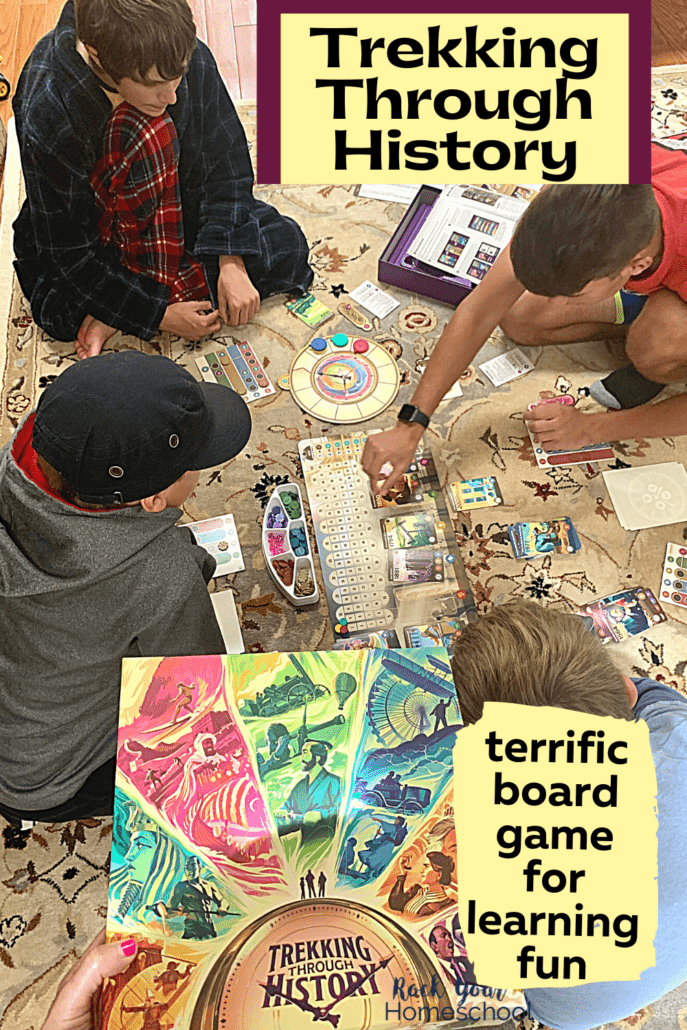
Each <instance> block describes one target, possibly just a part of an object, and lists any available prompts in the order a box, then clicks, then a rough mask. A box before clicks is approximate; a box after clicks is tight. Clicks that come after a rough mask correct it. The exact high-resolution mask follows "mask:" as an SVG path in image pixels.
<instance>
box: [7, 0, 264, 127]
mask: <svg viewBox="0 0 687 1030" xmlns="http://www.w3.org/2000/svg"><path fill="white" fill-rule="evenodd" d="M189 4H190V7H191V10H192V11H193V16H194V18H195V21H196V29H197V31H198V36H199V38H200V39H202V40H203V41H204V42H206V43H207V44H208V46H209V47H210V49H211V50H212V52H213V54H214V55H215V58H216V60H217V64H218V65H219V69H220V71H221V73H222V76H223V78H224V81H225V83H226V85H227V89H228V90H229V92H230V93H231V95H232V97H234V99H242V100H254V99H255V96H256V88H255V72H256V59H255V51H256V15H257V6H256V5H257V0H189ZM63 6H64V0H0V57H2V64H0V72H2V74H3V75H4V76H5V78H7V79H9V81H10V84H11V85H12V86H13V85H14V83H15V82H16V81H17V77H18V75H19V72H20V71H21V69H22V68H23V66H24V63H25V61H26V59H27V57H28V56H29V54H30V53H31V51H32V49H33V47H34V45H35V44H36V42H37V41H38V40H39V39H40V38H41V36H44V35H45V33H46V32H48V31H49V30H50V29H51V28H52V27H53V25H55V23H56V22H57V20H58V18H59V16H60V11H61V10H62V7H63ZM11 114H12V104H11V100H10V99H8V100H4V101H2V102H1V103H0V118H2V120H3V122H4V123H5V125H6V124H7V121H8V119H9V118H10V117H11Z"/></svg>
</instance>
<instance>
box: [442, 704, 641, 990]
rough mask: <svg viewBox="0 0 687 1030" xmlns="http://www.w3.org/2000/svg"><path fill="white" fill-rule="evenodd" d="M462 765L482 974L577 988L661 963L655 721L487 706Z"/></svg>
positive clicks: (468, 921)
mask: <svg viewBox="0 0 687 1030" xmlns="http://www.w3.org/2000/svg"><path fill="white" fill-rule="evenodd" d="M539 742H541V743H539ZM454 764H455V782H456V784H457V786H456V795H455V808H456V812H457V813H458V812H459V813H460V826H462V827H471V828H472V829H471V832H470V833H459V834H458V853H457V857H458V888H459V896H460V921H461V928H462V930H463V933H464V935H465V940H466V944H467V948H468V954H469V956H470V960H471V961H472V962H473V964H474V966H475V974H476V976H477V982H478V983H487V984H498V985H504V984H511V985H513V984H517V985H518V986H519V987H534V986H546V987H570V986H573V985H576V984H582V983H595V982H597V981H604V980H636V979H638V978H639V976H640V974H641V973H642V971H643V970H645V969H647V968H649V967H650V966H653V965H654V964H655V956H654V948H653V939H654V935H655V933H656V928H657V924H658V884H657V880H656V872H657V838H656V830H657V818H656V808H655V795H656V773H655V768H654V763H653V759H652V756H651V749H650V745H649V728H648V726H647V724H646V723H645V722H643V721H641V720H640V721H638V722H636V723H631V722H624V721H622V720H620V719H613V718H610V717H608V718H601V717H599V716H592V715H586V714H584V713H581V712H573V711H568V710H565V709H560V708H545V707H542V708H538V707H530V706H527V705H517V704H504V703H497V702H488V703H487V704H485V706H484V715H483V716H482V718H481V719H480V720H479V721H478V722H477V723H475V724H474V725H472V726H469V727H467V728H465V729H463V730H461V732H460V733H459V734H458V737H457V740H456V747H455V751H454ZM466 784H469V788H468V789H466V787H465V785H466ZM552 974H553V975H552Z"/></svg>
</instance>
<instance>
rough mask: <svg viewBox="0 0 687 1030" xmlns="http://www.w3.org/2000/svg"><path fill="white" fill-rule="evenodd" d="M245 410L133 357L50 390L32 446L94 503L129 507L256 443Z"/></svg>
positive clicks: (71, 375) (107, 361) (88, 365)
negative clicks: (190, 473)
mask: <svg viewBox="0 0 687 1030" xmlns="http://www.w3.org/2000/svg"><path fill="white" fill-rule="evenodd" d="M250 430H251V417H250V414H249V412H248V407H247V405H246V403H245V401H244V400H243V399H242V398H241V397H239V395H238V394H237V393H235V392H234V391H233V390H231V389H229V388H228V387H226V386H220V385H219V384H218V383H204V382H203V383H199V382H198V381H197V380H196V379H194V378H193V376H192V375H191V373H190V372H187V371H186V369H185V368H182V367H181V366H180V365H177V364H175V363H174V362H173V361H170V360H169V358H163V357H161V356H158V355H153V354H141V353H140V352H139V351H135V350H126V351H118V352H110V353H107V354H100V355H98V356H97V357H93V358H86V359H85V360H83V361H78V362H76V363H75V364H74V365H71V366H70V367H69V368H67V369H66V370H65V371H64V372H63V373H62V374H61V375H59V376H58V377H57V379H55V381H54V382H53V383H51V384H50V386H49V387H48V388H47V390H45V392H44V393H43V395H42V397H41V398H40V400H39V402H38V409H37V411H36V417H35V421H34V424H33V446H34V449H35V450H36V451H37V453H38V454H40V455H41V456H42V457H43V458H44V459H45V460H46V461H47V462H48V464H50V465H52V467H53V468H54V469H57V471H58V472H59V473H60V474H61V475H62V477H63V478H64V480H65V481H66V482H67V483H68V485H69V486H70V487H71V488H72V490H74V491H76V493H77V494H78V496H79V497H80V498H81V500H82V501H86V502H87V503H88V504H124V503H126V502H128V501H140V500H141V499H142V498H144V497H150V496H151V495H152V494H155V493H158V492H159V491H160V490H166V489H167V487H168V486H171V485H172V483H175V482H176V481H177V479H179V477H180V476H182V475H183V474H184V473H185V472H188V471H189V470H196V469H205V468H212V466H213V465H220V464H222V463H223V462H225V461H229V459H230V458H233V457H234V456H235V455H237V454H238V453H239V451H241V450H242V449H243V448H244V447H245V445H246V443H247V442H248V438H249V436H250Z"/></svg>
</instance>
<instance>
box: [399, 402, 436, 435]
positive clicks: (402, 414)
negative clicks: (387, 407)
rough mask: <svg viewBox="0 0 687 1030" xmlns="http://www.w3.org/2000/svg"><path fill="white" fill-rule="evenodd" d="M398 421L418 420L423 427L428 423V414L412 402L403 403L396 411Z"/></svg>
mask: <svg viewBox="0 0 687 1030" xmlns="http://www.w3.org/2000/svg"><path fill="white" fill-rule="evenodd" d="M398 420H399V422H419V423H420V425H421V426H422V428H423V429H426V428H427V426H428V425H429V416H428V415H425V413H424V411H420V409H419V408H416V407H415V405H414V404H404V405H403V407H402V408H401V410H400V411H399V413H398Z"/></svg>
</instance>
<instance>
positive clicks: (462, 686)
mask: <svg viewBox="0 0 687 1030" xmlns="http://www.w3.org/2000/svg"><path fill="white" fill-rule="evenodd" d="M451 665H452V669H453V675H454V679H455V682H456V690H457V693H458V700H459V703H460V707H461V711H462V713H463V719H464V720H465V722H466V723H474V722H477V720H478V719H479V718H480V717H481V715H482V710H483V706H484V702H485V701H503V702H509V703H511V704H527V705H537V706H550V707H554V708H569V709H571V710H573V711H580V712H588V713H590V714H594V715H600V716H613V717H614V718H617V719H626V720H628V721H632V720H634V719H644V720H645V722H647V723H648V726H649V740H650V744H651V753H652V755H653V759H654V765H655V767H656V780H657V785H658V793H657V804H658V932H657V934H656V937H655V939H654V947H655V949H656V965H655V966H653V967H651V968H649V969H646V970H644V972H643V973H642V975H641V977H640V979H639V980H628V981H624V982H618V983H613V982H608V983H606V982H604V983H592V984H584V985H581V986H579V987H553V988H540V987H537V988H531V989H529V988H528V989H526V990H525V997H526V998H527V1003H528V1007H529V1015H530V1017H532V1018H533V1019H534V1027H535V1028H536V1027H537V1026H538V1025H542V1026H545V1027H551V1028H553V1030H590V1028H591V1027H595V1026H599V1025H600V1024H602V1023H608V1022H612V1021H614V1020H620V1019H624V1018H626V1017H627V1016H631V1015H633V1014H634V1013H635V1012H636V1011H637V1010H638V1009H640V1008H644V1007H645V1006H647V1005H649V1004H650V1003H653V1002H654V1001H657V1000H658V999H659V998H661V997H662V996H663V995H664V994H666V993H667V992H668V991H671V990H673V989H674V988H675V987H678V986H680V984H682V983H683V982H684V981H685V980H687V872H686V871H685V864H684V860H683V850H684V842H685V839H687V800H686V799H687V698H685V697H684V696H683V695H682V694H679V693H678V692H677V691H676V690H673V689H672V688H671V687H667V686H665V685H663V684H659V683H656V682H655V681H654V680H651V679H646V678H639V679H634V680H633V679H630V678H629V677H628V676H622V675H621V673H620V672H619V671H618V669H617V667H616V666H615V664H614V662H613V661H612V659H611V656H610V655H609V653H608V651H607V647H606V645H604V644H602V643H601V641H600V640H598V639H597V638H596V637H594V636H592V635H591V634H590V633H589V631H588V630H587V628H586V626H585V623H584V621H583V620H582V619H581V618H579V617H578V616H575V615H569V614H565V613H563V612H558V611H555V610H554V609H550V608H543V607H542V606H541V605H538V604H536V603H535V602H533V601H520V600H513V601H508V602H506V603H505V604H503V605H500V606H498V607H496V608H493V609H492V610H491V611H490V612H489V613H488V614H487V615H485V616H483V617H482V618H481V619H479V620H478V621H477V622H475V623H471V624H470V625H468V626H467V627H465V629H464V630H463V631H462V633H461V636H460V637H459V638H458V640H457V641H456V644H455V646H454V654H453V658H452V662H451ZM627 861H628V862H630V866H629V867H628V868H626V866H625V859H623V863H622V864H620V865H619V866H618V869H617V874H618V876H623V875H627V885H628V891H631V890H632V876H631V871H630V870H631V857H628V859H627ZM478 972H479V970H478ZM538 1020H541V1024H538V1022H537V1021H538ZM522 1025H523V1027H525V1026H527V1027H528V1028H529V1026H530V1025H531V1024H530V1021H529V1020H527V1021H523V1024H522Z"/></svg>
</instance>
